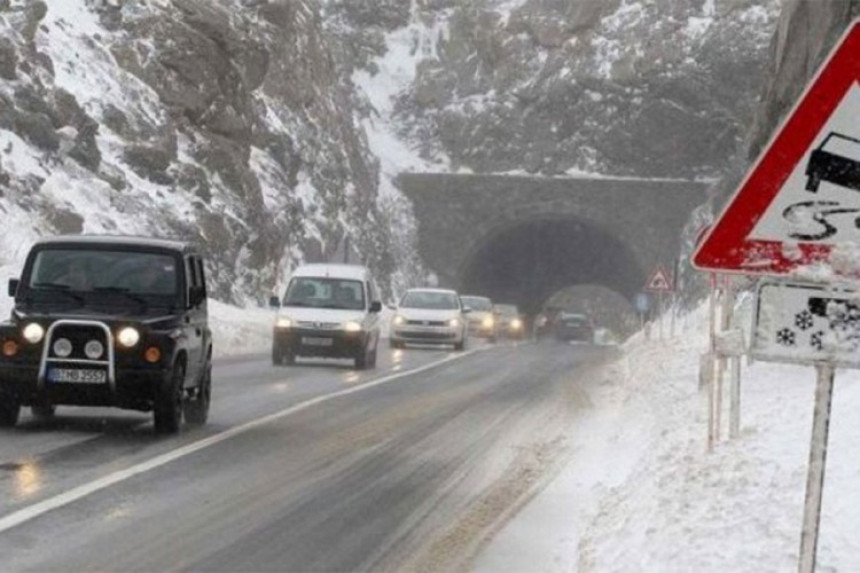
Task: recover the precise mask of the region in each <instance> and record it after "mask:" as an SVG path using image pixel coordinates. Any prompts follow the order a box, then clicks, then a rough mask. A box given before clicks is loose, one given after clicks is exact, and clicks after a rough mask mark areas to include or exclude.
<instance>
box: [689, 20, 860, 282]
mask: <svg viewBox="0 0 860 573" xmlns="http://www.w3.org/2000/svg"><path fill="white" fill-rule="evenodd" d="M858 222H860V20H856V21H854V22H853V23H852V24H851V26H849V28H848V31H847V32H846V33H845V35H844V36H843V37H842V39H841V40H840V41H839V43H838V44H837V45H836V48H834V50H833V51H832V52H831V54H830V56H829V57H828V59H827V61H826V62H825V63H824V65H823V66H822V67H821V69H820V70H819V71H818V74H817V75H816V76H815V78H814V79H813V80H812V81H811V82H810V84H809V86H808V87H807V88H806V91H805V92H804V94H803V96H802V97H801V98H800V101H799V102H798V103H797V105H795V107H794V109H793V110H792V111H791V113H790V114H789V116H788V119H787V120H786V121H785V122H784V123H783V124H782V126H781V127H780V128H779V129H778V130H777V132H776V135H775V136H774V137H773V139H772V140H771V141H770V143H769V144H768V146H767V147H766V149H765V151H764V152H763V153H762V155H761V156H760V157H759V159H758V161H757V162H756V164H755V165H754V166H753V168H752V169H751V170H750V172H749V173H748V174H747V176H746V179H745V180H744V181H743V183H742V184H741V186H740V187H739V188H738V190H737V191H736V192H735V195H734V197H733V198H732V199H731V201H729V203H728V205H727V207H726V209H725V210H724V211H723V213H722V215H721V216H720V218H719V219H718V220H717V222H716V223H715V224H714V226H713V228H712V229H711V231H710V233H709V234H708V235H707V237H706V238H705V240H704V242H703V243H702V244H701V245H700V246H699V248H698V250H697V251H696V253H695V254H694V255H693V264H694V266H696V267H697V268H699V269H702V270H719V271H727V272H741V273H747V274H777V275H779V274H785V273H788V272H790V271H792V270H794V269H796V268H797V267H799V266H803V265H809V264H812V263H816V262H827V261H828V260H829V257H830V253H831V250H832V248H833V247H834V246H835V245H837V244H845V243H858V244H860V224H858ZM834 270H836V271H837V272H839V269H834Z"/></svg>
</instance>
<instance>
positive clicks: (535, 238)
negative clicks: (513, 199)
mask: <svg viewBox="0 0 860 573" xmlns="http://www.w3.org/2000/svg"><path fill="white" fill-rule="evenodd" d="M645 279H646V277H645V275H644V273H643V271H642V268H641V266H640V265H639V263H638V262H637V260H636V257H635V256H634V254H633V253H632V252H631V250H630V249H629V248H628V247H627V246H626V245H625V244H624V243H623V242H622V241H621V240H619V239H617V238H616V237H613V236H612V235H610V234H609V233H607V232H606V231H604V230H602V229H600V228H598V227H596V226H593V225H588V224H584V223H583V222H582V221H579V220H575V219H574V220H571V219H550V220H546V219H542V220H535V221H530V222H527V223H521V224H518V225H515V226H510V227H506V228H504V229H501V230H500V231H498V232H496V233H495V234H493V235H492V236H490V237H488V238H487V239H486V240H485V241H483V242H482V244H481V245H480V246H479V247H478V248H477V249H476V250H475V252H473V253H472V255H471V256H470V257H468V258H467V260H466V263H465V265H464V267H463V270H462V272H461V274H460V285H459V286H460V292H461V293H463V294H467V293H468V294H479V295H484V296H489V297H490V298H492V299H493V300H494V301H496V302H504V303H512V304H516V305H518V306H519V307H520V309H521V310H522V311H524V312H526V313H529V314H534V313H536V312H538V311H539V310H540V308H541V305H542V304H543V303H544V302H545V301H547V300H548V299H549V298H550V297H551V296H552V295H553V294H555V293H557V292H559V291H561V290H562V289H565V288H568V287H572V286H576V285H583V284H596V285H602V286H605V287H606V288H608V289H611V290H612V291H615V292H617V293H619V294H621V295H622V296H624V297H625V298H626V299H627V300H628V301H629V300H632V299H633V297H634V296H635V294H636V293H637V292H639V291H640V290H641V288H642V285H643V284H644V282H645Z"/></svg>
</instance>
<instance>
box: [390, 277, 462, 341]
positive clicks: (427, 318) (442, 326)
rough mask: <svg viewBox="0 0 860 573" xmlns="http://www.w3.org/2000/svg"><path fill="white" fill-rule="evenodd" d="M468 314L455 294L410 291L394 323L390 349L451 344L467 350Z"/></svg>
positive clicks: (405, 296) (404, 296)
mask: <svg viewBox="0 0 860 573" xmlns="http://www.w3.org/2000/svg"><path fill="white" fill-rule="evenodd" d="M466 312H468V309H464V307H463V303H462V302H461V301H460V297H459V296H458V295H457V293H456V292H455V291H453V290H443V289H427V288H420V289H410V290H408V291H407V292H406V294H405V295H403V298H402V299H401V301H400V305H399V306H398V308H397V313H396V314H395V315H394V317H393V318H392V319H391V335H390V336H391V347H392V348H403V346H404V345H405V344H408V343H413V344H451V345H453V346H454V349H455V350H463V349H464V348H465V347H466V329H467V328H468V324H467V322H466V316H465V315H466Z"/></svg>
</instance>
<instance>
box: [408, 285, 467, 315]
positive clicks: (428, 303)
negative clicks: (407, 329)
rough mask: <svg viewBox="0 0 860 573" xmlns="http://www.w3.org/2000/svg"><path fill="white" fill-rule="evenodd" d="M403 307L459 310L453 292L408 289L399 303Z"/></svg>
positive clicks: (458, 304)
mask: <svg viewBox="0 0 860 573" xmlns="http://www.w3.org/2000/svg"><path fill="white" fill-rule="evenodd" d="M400 306H401V307H403V308H427V309H433V310H459V309H460V300H459V298H458V297H457V295H456V294H455V293H453V292H435V291H420V290H419V291H410V292H408V293H406V296H404V297H403V301H402V302H401V303H400Z"/></svg>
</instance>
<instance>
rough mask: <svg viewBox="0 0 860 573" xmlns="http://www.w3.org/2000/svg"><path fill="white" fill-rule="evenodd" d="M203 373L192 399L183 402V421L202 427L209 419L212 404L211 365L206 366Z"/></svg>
mask: <svg viewBox="0 0 860 573" xmlns="http://www.w3.org/2000/svg"><path fill="white" fill-rule="evenodd" d="M204 372H205V373H204V374H203V376H202V377H201V379H200V385H199V386H198V387H197V392H196V393H195V395H194V398H189V399H187V400H186V401H185V421H186V422H188V423H189V424H193V425H195V426H202V425H203V424H205V423H206V420H208V419H209V405H210V404H211V403H212V365H211V364H207V365H206V369H205V371H204Z"/></svg>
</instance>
